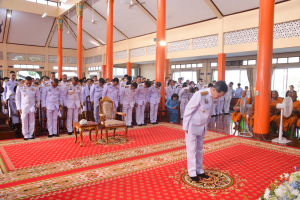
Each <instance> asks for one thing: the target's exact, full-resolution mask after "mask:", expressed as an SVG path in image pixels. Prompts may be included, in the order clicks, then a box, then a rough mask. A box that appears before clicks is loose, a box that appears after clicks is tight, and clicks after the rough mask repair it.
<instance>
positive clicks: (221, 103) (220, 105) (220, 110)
mask: <svg viewBox="0 0 300 200" xmlns="http://www.w3.org/2000/svg"><path fill="white" fill-rule="evenodd" d="M224 100H225V97H224V96H223V97H221V98H220V99H219V100H218V105H217V110H216V114H217V115H222V114H223V106H224Z"/></svg>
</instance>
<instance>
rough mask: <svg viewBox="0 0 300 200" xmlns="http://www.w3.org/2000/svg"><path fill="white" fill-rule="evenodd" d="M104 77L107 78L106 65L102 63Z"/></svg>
mask: <svg viewBox="0 0 300 200" xmlns="http://www.w3.org/2000/svg"><path fill="white" fill-rule="evenodd" d="M102 78H104V79H106V65H102Z"/></svg>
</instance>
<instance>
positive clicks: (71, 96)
mask: <svg viewBox="0 0 300 200" xmlns="http://www.w3.org/2000/svg"><path fill="white" fill-rule="evenodd" d="M62 102H63V103H64V106H67V108H80V107H81V105H82V103H83V96H82V89H81V86H80V85H76V86H74V85H73V84H72V83H71V84H67V85H66V87H65V88H64V90H63V92H62Z"/></svg>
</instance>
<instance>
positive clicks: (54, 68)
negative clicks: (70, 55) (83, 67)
mask: <svg viewBox="0 0 300 200" xmlns="http://www.w3.org/2000/svg"><path fill="white" fill-rule="evenodd" d="M53 70H58V66H53ZM62 70H68V71H71V70H72V71H76V70H77V67H62Z"/></svg>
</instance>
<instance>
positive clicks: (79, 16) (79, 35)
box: [76, 2, 83, 79]
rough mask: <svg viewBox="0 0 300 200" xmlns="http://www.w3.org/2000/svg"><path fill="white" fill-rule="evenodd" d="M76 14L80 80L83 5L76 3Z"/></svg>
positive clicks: (80, 75)
mask: <svg viewBox="0 0 300 200" xmlns="http://www.w3.org/2000/svg"><path fill="white" fill-rule="evenodd" d="M76 12H77V77H78V78H79V79H81V78H82V17H83V3H81V2H80V3H76Z"/></svg>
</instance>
